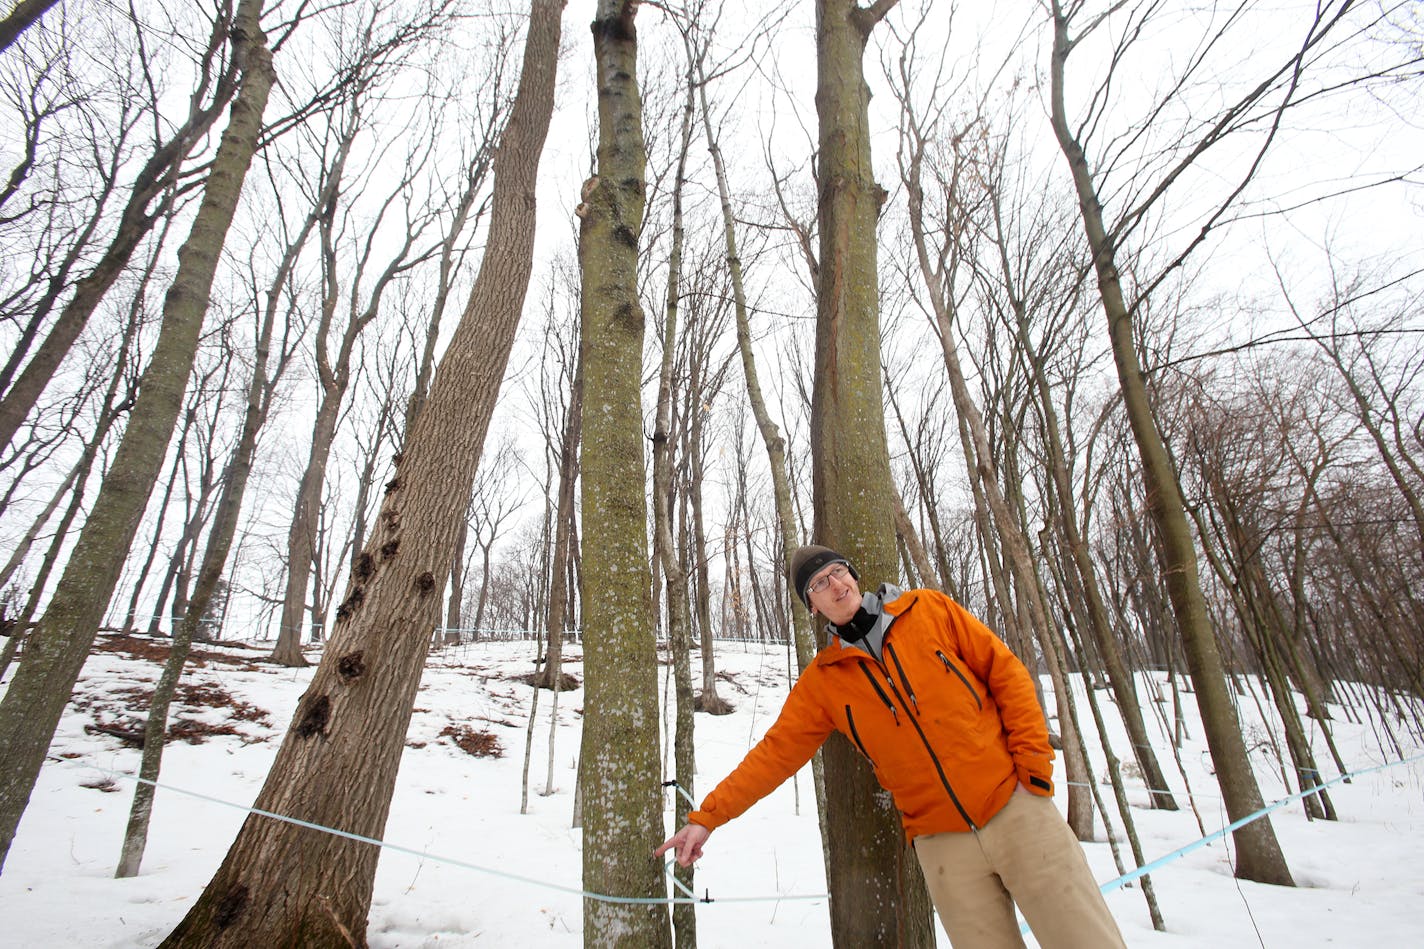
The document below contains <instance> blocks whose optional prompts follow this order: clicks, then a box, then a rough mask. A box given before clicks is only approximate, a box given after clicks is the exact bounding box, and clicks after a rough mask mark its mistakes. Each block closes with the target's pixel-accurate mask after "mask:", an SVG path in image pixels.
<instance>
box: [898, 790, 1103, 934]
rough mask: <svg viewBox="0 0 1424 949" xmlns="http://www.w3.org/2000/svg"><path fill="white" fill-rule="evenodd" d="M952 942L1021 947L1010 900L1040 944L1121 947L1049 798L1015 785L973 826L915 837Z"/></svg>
mask: <svg viewBox="0 0 1424 949" xmlns="http://www.w3.org/2000/svg"><path fill="white" fill-rule="evenodd" d="M915 855H916V856H917V857H919V860H920V866H921V867H922V868H923V869H924V871H925V883H926V884H927V885H928V887H929V891H930V898H931V899H933V900H934V905H935V910H936V912H938V913H939V918H940V924H941V925H943V926H944V931H945V932H946V933H948V934H949V941H950V942H951V943H953V945H954V946H955V949H1000V947H1006V949H1009V947H1012V949H1021V947H1023V946H1024V941H1023V937H1022V936H1021V935H1020V934H1019V923H1018V920H1017V919H1016V918H1015V917H1014V904H1015V903H1017V904H1018V907H1019V909H1020V910H1021V911H1022V912H1023V914H1024V918H1025V919H1027V920H1028V924H1029V926H1030V927H1031V928H1032V929H1033V934H1034V937H1035V938H1037V939H1038V942H1039V945H1040V946H1043V947H1044V949H1103V947H1112V946H1123V945H1124V943H1123V941H1122V934H1121V933H1120V932H1118V928H1117V923H1116V922H1114V921H1113V918H1112V914H1111V913H1109V912H1108V907H1107V903H1105V902H1104V901H1103V896H1102V893H1101V892H1099V891H1098V886H1097V883H1096V882H1094V880H1093V875H1092V871H1091V870H1089V868H1088V861H1087V859H1086V858H1085V857H1084V856H1083V848H1082V847H1080V846H1079V845H1078V839H1077V838H1076V837H1074V836H1073V831H1072V829H1071V828H1069V826H1068V823H1067V821H1065V820H1064V819H1063V817H1062V815H1061V814H1059V813H1058V808H1057V807H1055V806H1054V804H1053V801H1052V800H1050V799H1049V798H1046V797H1039V796H1038V795H1036V794H1029V793H1027V792H1025V791H1022V790H1019V791H1016V792H1015V793H1014V795H1013V797H1011V798H1009V803H1008V804H1005V805H1004V808H1003V810H1001V811H999V813H997V814H995V815H994V818H993V820H991V821H989V823H988V824H987V825H985V826H984V827H982V828H980V829H979V830H978V831H976V832H973V833H948V834H931V835H928V836H924V837H917V838H915Z"/></svg>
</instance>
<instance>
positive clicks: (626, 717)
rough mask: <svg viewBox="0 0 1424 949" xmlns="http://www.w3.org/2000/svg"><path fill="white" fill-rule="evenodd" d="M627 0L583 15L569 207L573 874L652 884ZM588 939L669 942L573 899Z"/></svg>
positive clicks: (649, 894) (651, 715) (648, 612)
mask: <svg viewBox="0 0 1424 949" xmlns="http://www.w3.org/2000/svg"><path fill="white" fill-rule="evenodd" d="M637 8H638V4H637V2H636V0H599V3H598V13H597V19H595V20H594V21H593V51H594V60H595V62H596V69H597V84H598V170H597V173H596V174H595V176H594V177H593V178H591V179H589V181H588V182H587V183H586V184H585V185H584V200H583V204H582V205H580V207H579V216H580V218H581V222H580V227H579V266H580V270H581V272H582V277H583V280H582V284H583V285H582V293H581V303H582V311H583V312H582V320H581V324H582V334H583V337H582V341H581V347H582V352H583V372H584V386H585V391H586V392H588V393H590V395H591V396H592V398H593V400H594V401H593V402H592V403H591V404H589V405H588V406H587V408H588V409H589V411H585V413H584V419H583V441H582V446H581V455H580V462H579V467H580V469H581V476H582V488H583V490H582V497H583V518H584V522H583V542H584V544H585V545H586V546H587V547H588V548H589V549H590V550H596V551H597V552H598V553H597V555H596V557H597V560H598V562H599V570H600V581H599V589H598V595H597V596H594V597H588V598H586V599H585V600H584V604H583V611H584V624H583V625H584V727H583V750H582V752H581V754H580V776H581V780H580V784H581V785H582V789H583V828H584V836H583V886H584V889H585V890H587V891H589V892H592V893H599V894H607V895H610V896H619V897H634V898H657V897H662V896H664V895H665V894H666V885H665V884H664V883H663V876H662V867H661V866H660V865H659V863H658V861H656V860H650V859H648V854H650V853H651V852H652V851H653V848H654V847H656V846H657V844H658V841H659V838H661V836H662V833H661V831H662V826H663V821H662V815H661V813H660V812H661V806H660V802H661V797H662V787H661V784H662V781H661V773H660V769H659V762H658V709H657V701H658V683H657V651H656V643H655V642H654V636H653V612H652V603H651V601H650V598H649V589H650V585H651V582H652V580H651V577H650V574H649V569H648V543H647V494H646V490H647V487H646V486H647V478H646V476H645V474H644V462H643V415H642V405H641V400H640V392H639V382H640V380H641V379H642V376H643V370H642V357H643V319H644V317H643V308H642V306H641V305H640V304H639V302H638V280H637V277H638V241H639V237H640V235H641V233H642V229H643V205H644V176H643V172H644V165H645V163H646V161H647V152H646V150H645V148H644V144H643V120H642V101H641V97H640V95H639V90H638V78H637V77H638V63H637V58H638V37H637V31H636V28H635V27H634V24H633V17H634V15H635V13H636V12H637ZM583 915H584V929H583V943H584V945H585V946H588V947H594V946H637V947H639V949H660V947H663V949H665V947H667V946H669V945H670V944H671V939H670V936H671V934H670V932H669V930H668V915H667V909H666V907H665V906H662V905H659V904H654V903H612V902H605V901H602V900H595V899H588V898H585V900H584V914H583Z"/></svg>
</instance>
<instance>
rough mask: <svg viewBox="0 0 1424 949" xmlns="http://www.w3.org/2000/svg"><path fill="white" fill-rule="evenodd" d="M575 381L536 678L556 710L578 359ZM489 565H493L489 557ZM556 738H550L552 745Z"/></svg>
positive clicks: (570, 541) (566, 596)
mask: <svg viewBox="0 0 1424 949" xmlns="http://www.w3.org/2000/svg"><path fill="white" fill-rule="evenodd" d="M575 359H576V362H575V366H574V378H573V384H572V387H571V388H570V390H569V408H568V412H567V414H566V415H565V416H564V434H563V438H562V440H561V443H560V445H559V500H558V504H557V505H556V506H555V508H554V549H553V557H551V558H550V560H551V564H550V567H549V609H548V612H547V614H546V616H545V620H544V624H545V630H546V636H545V640H546V646H545V648H544V671H543V672H542V673H536V674H535V676H534V687H535V688H545V689H553V690H554V693H555V696H554V702H555V706H554V707H555V709H556V710H557V708H558V704H557V703H558V693H559V692H561V691H563V678H564V671H563V669H564V633H565V631H566V623H567V620H568V615H569V600H570V599H571V598H572V592H571V591H572V585H571V584H570V582H569V579H570V575H571V574H572V571H571V570H570V569H569V564H570V562H571V561H572V560H573V551H574V547H575V546H577V545H576V543H575V541H574V516H575V515H574V494H575V492H576V490H577V488H578V470H579V469H578V453H579V440H580V439H581V438H582V437H583V360H582V358H579V357H575ZM485 562H486V563H488V562H489V558H488V556H487V557H486V558H485ZM553 740H554V739H553V735H552V734H551V735H550V737H549V741H550V742H552V741H553Z"/></svg>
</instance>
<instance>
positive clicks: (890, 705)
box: [846, 662, 900, 758]
mask: <svg viewBox="0 0 1424 949" xmlns="http://www.w3.org/2000/svg"><path fill="white" fill-rule="evenodd" d="M860 671H861V672H864V673H865V677H866V678H867V679H869V680H870V687H871V688H872V689H874V690H875V694H876V695H878V696H880V701H882V702H884V703H885V707H886V708H888V709H889V710H890V717H891V718H893V719H895V726H896V727H897V728H898V727H899V725H900V710H899V709H897V708H896V707H895V703H894V702H892V701H890V696H888V695H886V694H885V690H884V689H882V688H881V687H880V683H879V682H877V681H875V673H873V672H871V671H870V667H869V666H867V665H866V664H865V663H863V662H862V663H861V664H860ZM885 681H886V682H890V677H889V676H888V675H887V676H886V677H885ZM894 687H895V683H893V682H890V688H892V689H893V688H894ZM846 708H850V706H849V705H847V706H846ZM866 757H867V758H868V757H870V756H869V755H866Z"/></svg>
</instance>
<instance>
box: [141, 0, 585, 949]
mask: <svg viewBox="0 0 1424 949" xmlns="http://www.w3.org/2000/svg"><path fill="white" fill-rule="evenodd" d="M561 12H562V3H561V2H560V0H534V2H533V4H532V9H531V13H530V19H529V28H528V34H527V36H526V38H525V48H524V68H523V71H522V73H521V76H520V81H519V89H518V92H517V94H516V97H515V102H514V106H513V109H512V111H511V114H510V119H509V123H508V125H507V126H506V128H505V130H504V133H503V136H502V140H501V143H500V147H499V154H498V157H497V159H496V162H495V173H494V174H495V185H494V196H493V204H492V209H491V216H490V232H489V239H488V242H487V244H486V250H485V255H484V259H483V260H482V262H481V265H480V270H479V273H478V275H477V277H476V279H475V285H474V287H473V289H472V290H471V293H470V298H469V301H468V303H467V305H466V307H465V311H464V314H463V315H462V318H461V320H460V323H459V325H458V326H457V327H456V329H455V333H454V336H453V338H452V339H451V342H450V346H449V349H448V350H447V351H446V354H445V358H444V359H443V360H442V362H441V365H440V367H439V369H438V370H437V372H436V376H435V381H434V383H433V384H432V386H431V392H430V399H429V401H428V402H427V403H426V406H425V408H424V410H423V411H422V412H421V413H420V416H419V418H418V419H417V420H416V424H415V427H414V428H413V429H412V431H411V432H410V433H409V437H408V438H407V441H406V448H405V452H404V454H403V456H402V459H401V462H400V465H399V467H398V469H397V474H396V477H395V479H394V480H392V482H390V483H389V484H388V485H387V486H386V488H387V491H386V496H385V499H384V502H383V504H382V507H381V512H380V514H379V515H378V518H377V524H376V527H375V530H374V531H373V532H372V536H371V539H370V541H369V542H368V544H367V546H366V549H365V550H364V551H363V552H362V554H361V556H360V557H358V559H357V563H356V566H355V568H354V569H353V570H352V576H351V581H350V584H349V586H348V587H347V592H346V596H345V599H344V600H343V602H342V604H341V606H340V607H339V608H338V610H337V621H336V623H335V624H334V627H333V632H332V636H331V639H330V642H329V643H328V644H327V647H326V649H325V651H324V655H323V657H322V661H321V663H320V665H319V666H318V667H317V670H316V673H315V675H314V677H313V679H312V684H311V686H310V687H309V688H308V690H307V692H306V694H304V695H303V696H302V699H301V701H300V702H299V703H298V705H297V710H296V714H295V716H294V718H293V722H292V728H291V729H290V730H289V731H288V733H287V736H286V738H285V739H284V740H283V743H282V747H281V748H280V749H279V751H278V753H277V759H276V761H275V762H274V764H273V766H272V770H271V772H270V773H269V775H268V778H267V782H266V784H265V785H264V786H263V788H262V791H261V793H260V794H259V795H258V798H257V801H256V807H258V808H261V809H264V810H270V811H274V812H276V813H280V814H284V815H288V816H291V817H296V818H300V819H303V820H306V821H310V822H313V823H316V824H320V825H323V826H329V827H336V828H339V829H342V830H345V831H349V832H352V833H356V834H361V835H364V836H368V837H376V838H379V837H380V836H381V834H382V833H383V831H384V828H385V822H386V817H387V814H388V813H389V809H390V801H391V793H392V791H393V789H394V786H395V777H396V771H397V768H398V766H399V764H400V758H401V753H402V751H403V749H404V743H405V737H406V728H407V726H408V724H409V721H410V715H411V709H412V703H413V700H414V696H415V692H416V688H417V687H418V685H419V681H420V673H421V670H422V668H423V667H424V662H425V657H426V655H427V653H428V651H429V647H430V637H431V630H432V629H433V628H434V626H435V625H436V623H438V621H439V617H440V590H441V588H442V585H443V583H444V581H445V578H446V573H447V571H448V570H449V567H450V559H451V555H452V552H453V549H454V543H455V535H456V533H457V531H458V525H459V522H460V520H461V519H462V518H463V517H464V514H465V503H466V499H467V498H468V496H469V491H470V486H471V485H472V484H473V481H474V476H475V470H476V467H477V465H478V461H479V457H480V453H481V450H482V448H483V445H484V439H485V435H486V433H487V431H488V427H489V418H490V415H491V413H492V412H493V409H494V403H495V398H496V396H497V394H498V391H499V386H500V383H501V381H502V379H503V376H504V367H505V364H506V362H507V360H508V355H509V350H510V347H511V346H512V344H513V339H514V333H515V330H516V328H517V326H518V321H519V317H520V314H521V311H522V309H523V302H524V295H525V290H526V289H527V287H528V283H529V275H530V270H531V266H532V255H533V243H534V224H535V178H536V173H537V170H538V164H539V156H540V154H541V152H542V150H543V144H544V140H545V137H546V135H547V132H548V127H549V118H550V114H551V112H552V109H553V98H554V76H555V67H556V65H557V59H558V46H559V18H560V14H561ZM353 774H359V775H360V778H361V779H360V780H354V781H353V780H351V776H352V775H353ZM377 856H378V853H377V850H376V849H375V848H374V847H372V846H370V845H368V844H362V843H357V842H355V841H351V840H347V839H344V838H339V837H335V836H332V835H329V834H324V833H321V832H318V831H314V830H308V829H305V828H299V827H296V826H294V825H291V824H286V823H281V822H277V821H271V820H268V819H266V818H262V817H256V816H253V817H250V818H249V819H248V820H247V821H246V822H245V823H244V824H243V827H242V830H241V831H240V832H239V834H238V837H237V839H236V840H235V841H234V843H233V845H232V847H231V848H230V849H229V851H228V854H227V857H226V858H225V859H224V861H223V864H222V866H221V867H220V868H219V869H218V871H217V873H216V874H215V875H214V877H213V879H212V881H211V882H210V883H209V884H208V886H207V888H206V889H205V890H204V892H203V895H202V896H201V897H200V898H199V900H198V902H197V903H196V904H195V905H194V906H193V908H192V909H191V910H190V911H189V913H188V915H187V917H186V918H184V920H183V921H182V922H181V923H180V924H179V925H178V927H177V928H176V929H175V930H174V931H173V933H171V934H170V935H169V937H168V939H167V940H165V942H164V943H163V945H165V946H204V947H224V946H233V947H238V946H241V947H250V946H303V947H321V946H339V947H349V946H351V945H358V946H362V945H365V942H366V917H367V913H368V911H369V908H370V901H371V891H372V884H373V882H374V877H375V870H376V862H377Z"/></svg>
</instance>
